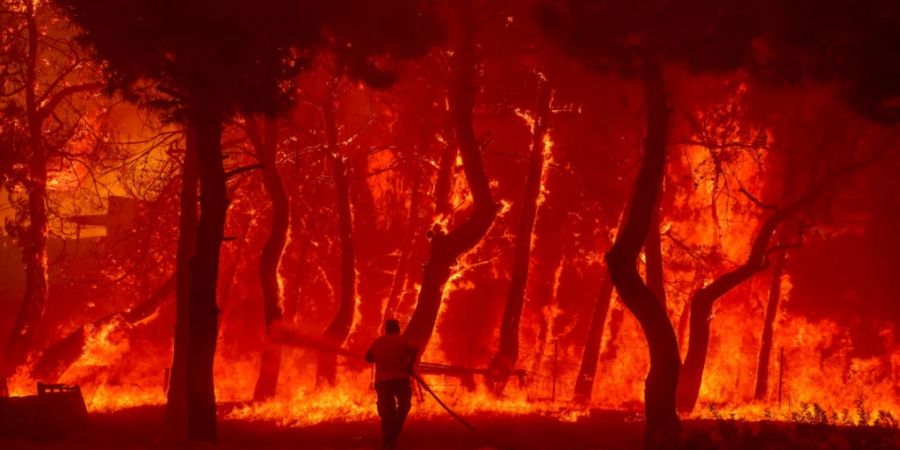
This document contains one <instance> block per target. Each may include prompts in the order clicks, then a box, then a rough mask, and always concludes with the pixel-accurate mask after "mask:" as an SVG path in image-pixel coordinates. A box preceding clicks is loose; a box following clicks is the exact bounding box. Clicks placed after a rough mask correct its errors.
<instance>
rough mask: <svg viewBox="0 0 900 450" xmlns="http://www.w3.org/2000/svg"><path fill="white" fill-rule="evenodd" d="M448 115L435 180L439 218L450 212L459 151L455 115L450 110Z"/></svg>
mask: <svg viewBox="0 0 900 450" xmlns="http://www.w3.org/2000/svg"><path fill="white" fill-rule="evenodd" d="M448 103H449V101H448ZM446 117H447V121H446V122H447V123H446V124H445V133H444V134H445V135H446V145H445V146H444V149H443V151H442V152H441V161H440V162H439V163H438V174H437V179H436V180H435V182H434V213H435V215H436V216H437V217H438V218H440V217H441V216H446V215H447V214H450V208H451V205H450V194H451V191H452V187H453V166H454V165H455V164H456V155H457V152H458V143H457V142H456V130H455V129H454V125H453V115H452V114H451V113H450V111H447V114H446Z"/></svg>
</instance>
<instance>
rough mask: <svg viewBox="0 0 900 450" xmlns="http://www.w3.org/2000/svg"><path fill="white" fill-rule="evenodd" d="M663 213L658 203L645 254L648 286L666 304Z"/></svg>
mask: <svg viewBox="0 0 900 450" xmlns="http://www.w3.org/2000/svg"><path fill="white" fill-rule="evenodd" d="M660 191H661V190H660ZM660 195H662V194H660ZM661 214H662V211H661V208H660V206H659V205H656V207H654V208H653V215H651V216H650V230H649V232H648V233H647V241H646V242H644V256H645V258H646V259H647V266H646V275H647V286H649V287H650V290H652V291H653V293H654V294H655V295H656V297H657V298H658V299H659V301H660V302H662V304H663V306H665V305H666V279H665V273H664V270H663V254H662V237H661V236H660V216H661Z"/></svg>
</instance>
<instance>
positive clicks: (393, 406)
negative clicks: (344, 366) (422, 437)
mask: <svg viewBox="0 0 900 450" xmlns="http://www.w3.org/2000/svg"><path fill="white" fill-rule="evenodd" d="M384 332H385V333H384V336H381V337H379V338H377V339H375V342H373V343H372V346H371V347H370V348H369V351H367V352H366V361H368V362H370V363H375V393H376V394H377V395H378V416H379V417H381V439H382V445H383V446H384V448H385V449H392V448H394V445H395V443H396V441H397V436H399V435H400V430H402V429H403V422H405V421H406V415H407V414H408V413H409V407H410V400H411V399H412V387H411V386H410V382H409V376H410V375H411V374H412V369H413V365H414V364H415V362H416V348H415V347H413V346H412V345H410V344H409V343H408V342H406V340H405V339H403V337H401V336H400V322H398V321H396V320H393V319H390V320H387V321H386V322H385V323H384Z"/></svg>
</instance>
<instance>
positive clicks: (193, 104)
mask: <svg viewBox="0 0 900 450" xmlns="http://www.w3.org/2000/svg"><path fill="white" fill-rule="evenodd" d="M59 3H60V4H61V5H62V6H63V7H64V8H65V9H66V11H67V12H68V13H69V15H70V17H71V18H72V19H73V20H74V21H75V22H76V23H77V24H78V25H80V26H81V27H82V28H83V29H84V31H85V32H84V38H85V40H86V41H87V42H90V43H91V44H92V46H93V47H94V49H95V50H96V52H97V54H98V56H99V57H100V58H101V59H103V60H104V61H105V62H106V63H107V67H108V69H109V78H110V81H111V83H112V84H113V85H114V86H115V87H117V88H120V89H122V90H124V91H125V92H126V94H128V95H129V96H130V97H131V98H134V99H135V100H138V101H141V102H142V103H143V104H145V105H147V106H151V107H156V108H159V109H161V110H163V111H165V112H166V113H167V115H168V116H169V117H171V118H172V119H174V120H178V121H182V122H184V123H185V125H186V128H187V130H189V131H188V132H187V133H188V134H191V133H194V137H193V139H194V141H195V142H196V148H197V154H198V169H199V171H198V173H199V185H200V196H199V203H200V216H199V221H198V223H197V228H196V241H195V252H194V255H193V258H192V259H191V263H190V264H191V291H190V307H189V308H179V311H188V312H189V313H188V317H187V318H184V317H183V316H182V317H179V318H178V320H179V321H185V320H187V323H188V324H189V325H188V330H189V333H188V343H187V353H188V357H187V358H186V363H187V367H186V369H187V370H186V371H184V372H183V373H185V375H186V377H187V382H186V386H187V390H186V396H187V430H188V438H189V439H191V440H200V441H214V440H215V439H216V421H215V395H214V389H213V379H212V366H213V359H214V356H215V348H216V339H217V334H218V332H217V329H218V328H217V321H218V308H217V305H216V284H217V283H216V282H217V275H218V262H219V253H220V247H221V244H222V241H223V238H224V228H225V216H226V211H227V208H228V202H229V201H228V190H227V187H226V180H227V178H228V177H229V174H228V173H226V171H225V164H224V161H223V160H224V158H223V154H222V149H221V136H222V128H223V122H224V121H225V120H226V119H228V118H229V117H231V116H233V115H234V114H235V113H237V112H242V113H245V114H254V113H259V114H266V115H275V114H278V112H280V111H283V110H284V109H285V108H286V107H287V106H289V105H290V104H291V101H292V100H293V94H294V87H293V80H294V78H295V77H296V75H297V74H298V73H299V72H300V71H301V70H302V69H303V68H305V66H306V63H307V62H308V60H309V56H310V53H311V52H310V51H311V50H315V49H316V48H319V47H324V46H325V45H326V44H329V45H331V46H332V49H334V50H335V52H336V53H337V55H338V59H339V61H340V63H341V67H342V68H344V69H345V70H346V71H347V72H348V73H349V74H351V75H352V76H354V77H358V78H362V79H365V80H366V81H367V82H369V83H371V84H374V85H380V86H383V85H387V84H389V83H390V81H391V80H392V79H393V74H392V73H391V72H390V71H386V70H384V68H382V67H379V66H378V65H377V64H376V63H375V62H374V60H373V58H372V56H373V55H376V54H380V55H385V56H387V57H392V56H396V57H411V56H418V55H420V54H422V53H423V52H424V51H425V50H427V49H428V48H429V46H430V45H431V43H432V42H433V40H434V39H436V38H438V37H439V36H440V27H438V26H436V19H434V17H433V16H432V15H430V14H428V10H427V9H423V6H422V4H421V3H420V2H417V1H414V0H405V1H400V2H394V3H392V4H390V5H373V4H370V3H368V2H362V1H353V0H346V1H338V2H328V3H327V4H326V3H323V2H292V1H283V0H267V1H263V2H262V3H259V2H257V3H254V4H247V3H245V2H235V1H230V2H221V1H208V0H196V1H186V2H185V1H172V0H169V1H165V0H164V1H160V2H142V1H136V0H132V1H123V2H117V3H115V4H98V3H96V2H90V1H83V0H61V1H60V2H59ZM326 30H328V33H326V32H325V31H326ZM326 35H327V37H326ZM147 81H149V82H152V83H155V84H156V86H155V89H138V88H140V87H146V84H147V83H146V82H147ZM160 93H162V94H163V95H160ZM234 170H236V171H240V170H241V169H234ZM181 232H183V233H187V232H193V231H192V230H181ZM176 328H177V327H176ZM174 361H175V362H176V363H177V362H178V361H179V359H175V360H174ZM174 372H175V368H173V373H174ZM173 384H174V383H173Z"/></svg>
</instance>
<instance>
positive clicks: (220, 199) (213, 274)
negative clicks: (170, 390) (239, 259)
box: [187, 99, 228, 442]
mask: <svg viewBox="0 0 900 450" xmlns="http://www.w3.org/2000/svg"><path fill="white" fill-rule="evenodd" d="M206 104H208V103H207V102H206V101H202V100H201V101H197V100H196V99H195V100H194V104H192V106H193V107H194V108H195V109H192V110H190V111H188V127H189V128H192V129H193V132H194V133H196V139H197V155H198V162H199V179H200V220H199V222H198V224H197V239H196V252H195V253H194V259H193V261H192V264H191V302H190V317H189V321H188V324H189V330H188V331H189V332H188V346H187V348H188V356H187V406H188V408H187V412H188V432H187V436H188V439H189V440H191V441H205V442H215V441H216V439H217V433H216V395H215V389H214V383H213V363H214V360H215V355H216V339H217V337H218V317H219V309H218V307H217V305H216V288H217V286H216V284H217V279H218V272H219V253H220V250H221V245H222V238H223V233H224V230H225V216H226V213H227V210H228V191H227V188H226V186H225V181H226V176H225V170H224V167H223V164H222V147H221V138H222V118H221V115H220V114H219V113H218V112H217V111H211V110H206V109H203V108H204V106H205V105H206Z"/></svg>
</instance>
